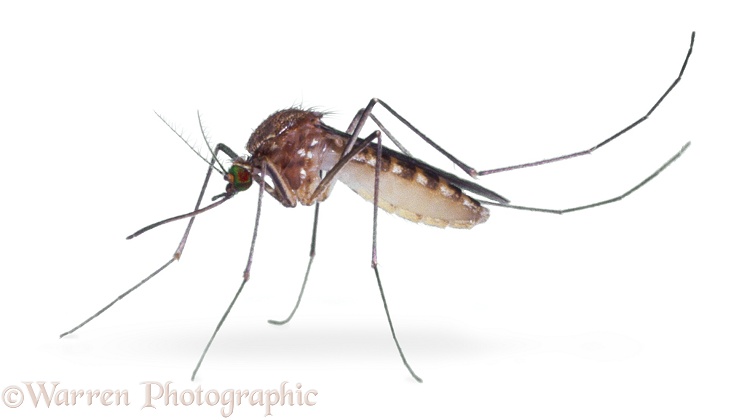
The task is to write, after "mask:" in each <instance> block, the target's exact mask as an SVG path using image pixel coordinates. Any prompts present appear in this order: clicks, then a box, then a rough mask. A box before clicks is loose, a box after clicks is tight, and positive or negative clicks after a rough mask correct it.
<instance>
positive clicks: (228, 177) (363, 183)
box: [61, 32, 695, 382]
mask: <svg viewBox="0 0 731 420" xmlns="http://www.w3.org/2000/svg"><path fill="white" fill-rule="evenodd" d="M694 41H695V32H693V33H692V35H691V39H690V47H689V48H688V52H687V54H686V56H685V60H684V61H683V65H682V67H681V69H680V72H679V73H678V76H677V77H676V78H675V80H674V81H673V82H672V83H671V85H670V87H668V88H667V90H666V91H665V92H664V93H663V94H662V96H661V97H660V99H658V100H657V102H655V104H654V105H653V106H652V107H651V108H650V110H649V111H648V112H647V113H646V114H645V115H644V116H642V117H640V118H639V119H637V120H636V121H634V122H633V123H631V124H629V125H628V126H626V127H625V128H623V129H621V130H619V131H618V132H617V133H615V134H614V135H612V136H610V137H609V138H607V139H606V140H604V141H602V142H600V143H599V144H597V145H595V146H593V147H591V148H589V149H586V150H583V151H579V152H575V153H571V154H567V155H562V156H557V157H553V158H550V159H543V160H539V161H536V162H530V163H523V164H519V165H513V166H506V167H502V168H497V169H489V170H479V171H478V170H476V169H474V168H473V167H472V166H469V165H467V164H466V163H464V161H462V160H460V159H457V158H456V157H455V156H453V155H452V154H450V153H449V152H448V151H447V150H445V149H443V148H442V147H441V146H439V145H438V144H437V143H435V142H434V141H432V140H431V139H430V138H429V137H427V136H426V135H425V134H424V133H422V132H421V131H419V130H418V129H417V128H416V127H414V126H413V125H412V124H411V123H410V122H409V121H408V120H406V119H405V118H404V117H403V116H401V114H399V113H398V112H396V111H395V110H394V109H393V108H391V106H389V105H388V104H387V103H385V102H384V101H382V100H380V99H377V98H373V99H371V100H370V102H368V105H367V106H366V107H365V108H363V109H361V110H360V111H358V113H357V114H356V115H355V118H353V120H352V122H351V123H350V126H349V127H348V129H347V130H346V131H340V130H337V129H335V128H333V127H330V126H328V125H326V124H324V123H323V122H322V118H323V116H324V114H322V113H319V112H315V111H313V110H306V109H298V108H290V109H285V110H281V111H277V112H275V113H274V114H272V115H270V116H269V117H268V118H267V119H266V120H264V122H262V123H261V124H260V125H259V127H258V128H257V129H256V130H255V131H254V132H253V133H252V135H251V137H250V138H249V142H248V143H247V145H246V150H247V152H248V154H247V155H238V154H237V153H236V152H234V151H233V150H232V149H231V148H229V147H228V146H226V145H225V144H222V143H220V144H217V145H216V146H215V147H213V148H211V145H210V144H209V142H208V140H207V139H206V135H205V132H204V130H203V126H202V124H201V122H200V114H198V121H199V125H200V127H201V132H202V134H203V138H204V140H205V143H206V146H207V147H208V150H209V152H210V153H211V157H210V160H209V159H207V158H206V157H204V156H203V155H202V154H201V153H200V152H199V151H198V150H196V149H195V148H194V147H193V146H192V145H191V143H190V142H188V141H187V140H186V139H185V138H183V137H182V136H181V135H180V134H179V133H178V132H177V131H176V130H175V129H174V128H173V127H172V126H171V125H170V124H169V123H168V122H167V121H165V119H163V118H162V117H161V116H160V115H159V114H158V117H160V119H162V120H163V122H164V123H165V124H166V125H168V127H170V129H171V130H173V131H174V132H175V133H176V134H177V135H178V137H180V138H181V139H182V140H183V141H185V143H186V144H187V145H188V147H190V148H191V149H192V150H193V151H194V152H195V153H196V154H197V155H198V156H199V157H200V158H201V159H203V160H204V161H205V162H206V164H207V165H208V170H207V172H206V176H205V179H204V181H203V187H202V188H201V191H200V194H199V195H198V200H197V201H196V204H195V208H194V210H193V211H192V212H190V213H186V214H183V215H180V216H176V217H171V218H169V219H165V220H162V221H159V222H157V223H153V224H151V225H149V226H146V227H144V228H142V229H140V230H138V231H137V232H135V233H133V234H132V235H130V236H128V237H127V239H132V238H134V237H136V236H139V235H140V234H142V233H144V232H147V231H148V230H150V229H153V228H155V227H157V226H160V225H163V224H166V223H169V222H173V221H176V220H181V219H186V218H189V219H190V220H189V222H188V226H187V227H186V229H185V233H184V234H183V237H182V239H181V240H180V243H179V244H178V247H177V248H176V250H175V253H174V254H173V256H172V258H170V260H169V261H167V262H166V263H165V264H163V265H162V266H161V267H160V268H158V269H157V270H155V271H154V272H152V273H151V274H150V275H149V276H147V277H145V278H144V279H143V280H142V281H140V282H139V283H137V284H136V285H134V286H133V287H132V288H130V289H129V290H127V291H125V292H124V293H122V294H121V295H119V296H118V297H117V298H116V299H114V300H113V301H112V302H111V303H109V304H108V305H106V306H105V307H103V308H102V309H100V310H99V311H97V312H96V313H95V314H94V315H92V316H90V317H89V318H88V319H86V320H85V321H84V322H82V323H81V324H79V325H77V326H76V327H74V328H72V329H71V330H69V331H67V332H65V333H63V334H61V337H64V336H66V335H68V334H71V333H73V332H74V331H76V330H78V329H79V328H81V327H83V326H84V325H86V324H87V323H89V322H90V321H91V320H93V319H94V318H96V317H98V316H99V315H100V314H102V313H103V312H104V311H106V310H107V309H109V308H110V307H111V306H112V305H114V304H115V303H117V302H118V301H120V300H122V299H123V298H124V297H125V296H127V295H128V294H130V293H132V292H133V291H134V290H135V289H137V288H138V287H140V286H142V285H143V284H144V283H145V282H147V281H148V280H150V279H151V278H153V277H155V276H156V275H157V274H158V273H160V272H161V271H163V270H164V269H165V268H167V267H168V266H169V265H170V264H172V263H173V262H174V261H176V260H179V259H180V256H181V255H182V253H183V249H184V248H185V244H186V241H187V239H188V235H189V234H190V229H191V227H192V226H193V222H194V221H195V217H196V216H197V215H198V214H201V213H203V212H206V211H208V210H211V209H213V208H215V207H217V206H219V205H221V204H223V203H224V202H226V201H228V200H229V199H231V198H232V197H233V196H235V195H236V194H237V193H239V192H242V191H246V190H247V189H249V187H251V185H252V184H253V183H254V182H256V183H257V184H258V185H259V194H258V200H257V207H256V217H255V221H254V229H253V234H252V238H251V247H250V249H249V256H248V260H247V263H246V268H245V270H244V274H243V281H242V282H241V285H240V286H239V288H238V290H237V291H236V294H235V295H234V297H233V299H232V300H231V303H230V304H229V305H228V307H227V308H226V311H225V312H224V313H223V316H222V317H221V319H220V321H219V322H218V324H217V325H216V327H215V329H214V330H213V334H212V335H211V337H210V339H209V340H208V343H207V344H206V346H205V348H204V349H203V353H202V354H201V356H200V358H199V360H198V363H197V364H196V366H195V369H194V370H193V374H192V376H191V380H194V379H195V376H196V374H197V372H198V369H200V366H201V363H202V362H203V359H204V358H205V356H206V354H207V353H208V349H209V348H210V347H211V344H212V343H213V340H214V338H215V337H216V335H217V334H218V331H219V330H220V329H221V326H222V325H223V323H224V321H225V320H226V318H227V316H228V314H229V312H230V311H231V308H232V307H233V305H234V303H236V300H237V299H238V297H239V295H240V294H241V291H242V290H243V288H244V285H245V284H246V283H247V282H248V281H249V273H250V272H251V264H252V261H253V255H254V245H255V244H256V236H257V233H258V228H259V218H260V216H261V203H262V199H263V197H264V192H266V193H267V194H269V195H270V196H271V197H273V198H274V199H275V200H277V201H278V202H279V203H281V204H282V205H283V206H285V207H295V206H296V205H297V203H300V204H302V205H305V206H310V205H314V206H315V217H314V221H313V225H312V240H311V243H310V259H309V262H308V263H307V270H306V271H305V276H304V281H303V282H302V287H301V289H300V292H299V296H298V297H297V301H296V303H295V305H294V307H293V309H292V311H291V313H290V314H289V316H287V317H286V318H285V319H283V320H281V321H275V320H270V321H269V322H270V323H271V324H274V325H283V324H286V323H287V322H289V321H290V320H291V319H292V317H293V316H294V314H295V312H296V311H297V308H298V307H299V305H300V302H301V301H302V295H303V294H304V291H305V286H306V285H307V279H308V278H309V274H310V268H311V267H312V262H313V261H314V258H315V245H316V242H317V241H316V239H317V221H318V216H319V208H320V203H321V202H323V201H325V200H326V199H327V197H328V196H329V194H330V192H331V191H332V189H333V187H334V185H335V182H336V181H340V182H342V183H344V184H346V185H347V186H348V187H350V188H351V189H352V190H354V191H355V192H356V193H358V194H359V195H361V196H362V197H363V198H364V199H366V200H368V201H370V202H372V203H373V241H372V255H371V268H373V272H374V274H375V277H376V282H377V284H378V290H379V292H380V295H381V300H382V301H383V308H384V310H385V312H386V318H387V319H388V326H389V328H390V330H391V336H392V337H393V341H394V343H395V344H396V348H397V350H398V353H399V355H400V356H401V360H402V362H403V364H404V366H406V368H407V369H408V371H409V373H410V374H411V376H412V377H413V378H414V379H415V380H417V381H418V382H421V381H422V380H421V378H419V376H417V375H416V373H415V372H414V370H413V369H412V368H411V366H410V365H409V363H408V361H407V360H406V357H405V356H404V352H403V350H402V349H401V345H400V343H399V341H398V338H396V332H395V330H394V327H393V322H392V321H391V315H390V313H389V310H388V305H387V303H386V297H385V294H384V292H383V285H382V283H381V277H380V275H379V273H378V259H377V246H376V243H377V240H376V233H377V225H378V223H377V219H378V208H379V207H380V208H381V209H383V210H386V211H388V212H390V213H394V214H396V215H398V216H400V217H403V218H405V219H407V220H410V221H412V222H417V223H424V224H427V225H431V226H437V227H452V228H461V229H470V228H472V227H474V226H476V225H478V224H480V223H483V222H485V221H486V220H487V219H488V217H489V215H490V212H489V210H488V208H487V207H486V206H488V205H492V206H500V207H507V208H511V209H517V210H529V211H537V212H548V213H555V214H562V213H569V212H573V211H578V210H584V209H588V208H592V207H597V206H601V205H605V204H609V203H613V202H615V201H619V200H621V199H623V198H625V197H627V196H628V195H630V194H632V193H633V192H635V191H636V190H638V189H639V188H641V187H642V186H643V185H645V184H647V183H648V182H649V181H650V180H652V179H653V178H655V177H656V176H657V175H659V174H660V173H661V172H662V171H664V170H665V168H667V167H668V166H669V165H670V164H672V163H673V162H674V161H675V160H677V159H678V158H679V157H680V156H681V155H682V154H683V152H685V150H686V149H687V148H688V147H689V146H690V143H686V144H685V145H684V146H683V147H682V148H681V149H680V151H678V152H677V153H676V154H675V155H674V156H672V157H671V158H670V159H668V160H667V161H666V162H665V163H664V164H663V165H662V166H661V167H660V168H658V169H657V170H655V171H654V172H653V173H652V174H650V175H649V176H648V177H647V178H645V179H643V180H642V181H641V182H639V183H638V184H637V185H635V186H634V187H632V188H631V189H629V190H628V191H626V192H625V193H624V194H621V195H619V196H617V197H613V198H610V199H607V200H603V201H599V202H594V203H590V204H586V205H583V206H578V207H572V208H567V209H546V208H539V207H526V206H518V205H514V204H511V203H510V202H509V201H508V200H507V199H506V198H505V197H503V196H502V195H500V194H497V193H496V192H493V191H491V190H489V189H487V188H485V187H483V186H481V185H479V184H477V183H475V182H473V181H469V180H466V179H463V178H460V177H458V176H455V175H454V174H451V173H449V172H445V171H443V170H441V169H438V168H436V167H434V166H432V165H429V164H428V163H426V162H423V161H421V160H419V159H417V158H415V157H413V156H411V154H410V153H409V152H408V151H407V150H406V149H405V148H404V147H403V146H402V144H401V143H400V142H399V141H398V140H397V139H396V138H395V137H394V136H393V135H392V134H391V133H390V132H389V131H388V130H387V129H386V127H384V126H383V124H381V122H380V121H379V120H378V118H376V116H375V115H374V114H373V108H374V107H375V106H376V105H380V106H381V107H382V108H384V109H385V110H386V111H388V112H389V113H390V114H391V115H393V116H394V117H395V118H396V119H397V120H398V121H400V122H401V123H402V124H404V125H405V126H406V127H408V128H409V129H410V130H411V131H413V132H414V133H415V134H416V135H418V137H420V138H421V139H422V140H423V141H425V142H426V143H427V144H428V145H430V146H432V147H433V148H435V149H436V150H437V151H438V152H439V153H441V154H442V155H444V156H445V157H447V158H448V159H449V160H451V161H452V162H454V164H455V165H457V166H458V167H459V168H460V169H462V170H463V171H464V172H465V173H467V174H468V175H470V176H471V177H473V178H476V177H478V176H482V175H489V174H493V173H497V172H505V171H512V170H516V169H522V168H527V167H531V166H539V165H545V164H548V163H552V162H558V161H562V160H566V159H571V158H575V157H579V156H583V155H588V154H590V153H592V152H593V151H595V150H597V149H599V148H601V147H603V146H605V145H607V144H608V143H610V142H611V141H613V140H615V139H616V138H618V137H620V136H621V135H623V134H624V133H626V132H628V131H629V130H631V129H633V128H634V127H636V126H637V125H639V124H641V123H642V122H643V121H645V120H646V119H647V118H648V117H649V116H650V115H651V114H652V113H653V112H654V111H655V109H657V107H658V106H659V105H660V104H661V103H662V102H663V100H665V98H666V97H667V95H668V94H669V93H670V92H671V91H672V90H673V89H674V88H675V86H676V85H677V84H678V83H679V82H680V79H681V77H682V76H683V73H684V72H685V68H686V66H687V64H688V60H689V58H690V55H691V53H692V52H693V43H694ZM369 119H370V120H372V121H373V122H374V123H375V124H376V125H377V126H378V127H379V130H376V131H374V132H372V133H371V134H369V135H368V136H366V137H365V138H360V137H359V134H360V132H361V130H362V128H363V126H364V124H365V123H366V121H367V120H369ZM382 134H385V135H386V136H387V137H388V138H389V139H390V140H391V141H392V142H393V143H394V144H395V145H396V147H397V148H398V149H399V151H396V150H392V149H389V148H387V147H384V146H383V145H382V141H381V136H382ZM220 152H223V153H224V154H226V155H227V156H228V157H229V158H230V159H231V160H232V163H231V166H230V167H229V168H228V170H227V169H225V167H224V165H223V164H222V163H221V161H220V160H219V159H218V154H219V153H220ZM213 171H216V172H218V173H219V174H220V175H222V176H223V178H224V180H225V181H226V183H227V184H226V188H225V192H223V193H221V194H218V195H216V196H214V197H213V199H212V200H213V203H212V204H209V205H208V206H205V207H201V202H202V200H203V196H204V194H205V191H206V188H207V186H208V181H209V180H210V177H211V173H212V172H213ZM470 194H472V195H470ZM475 197H477V198H475Z"/></svg>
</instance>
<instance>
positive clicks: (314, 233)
mask: <svg viewBox="0 0 731 420" xmlns="http://www.w3.org/2000/svg"><path fill="white" fill-rule="evenodd" d="M319 214H320V203H315V220H314V222H313V223H312V241H311V242H310V261H309V262H308V263H307V271H305V280H304V281H303V282H302V288H300V294H299V296H297V303H295V304H294V308H292V312H290V314H289V316H288V317H287V318H286V319H284V320H282V321H275V320H273V319H270V320H269V323H270V324H272V325H284V324H286V323H288V322H289V321H291V320H292V317H293V316H294V313H295V312H297V308H299V306H300V302H301V301H302V295H303V294H304V293H305V286H306V285H307V279H308V278H309V277H310V268H312V261H313V260H314V259H315V243H316V242H317V219H318V216H319Z"/></svg>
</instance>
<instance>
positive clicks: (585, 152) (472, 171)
mask: <svg viewBox="0 0 731 420" xmlns="http://www.w3.org/2000/svg"><path fill="white" fill-rule="evenodd" d="M694 41H695V32H693V34H692V35H691V38H690V47H689V48H688V53H687V54H686V56H685V61H683V65H682V67H681V68H680V73H679V74H678V76H677V77H676V78H675V80H674V81H673V82H672V83H671V84H670V87H668V89H667V90H666V91H665V93H663V95H662V96H661V97H660V99H658V101H657V102H655V104H654V105H653V106H652V108H650V110H649V111H648V112H647V113H646V114H645V115H644V116H643V117H641V118H639V119H638V120H637V121H635V122H633V123H632V124H630V125H628V126H627V127H625V128H623V129H621V130H619V131H618V132H617V133H615V134H614V135H612V136H610V137H609V138H607V139H606V140H604V141H602V142H601V143H599V144H597V145H596V146H594V147H591V148H589V149H586V150H583V151H580V152H576V153H570V154H567V155H562V156H558V157H554V158H550V159H543V160H539V161H536V162H531V163H524V164H520V165H513V166H506V167H503V168H497V169H488V170H482V171H477V170H476V169H474V168H473V167H471V166H469V165H467V164H466V163H464V162H462V161H461V160H459V159H457V158H456V157H454V156H453V155H451V154H450V153H449V152H447V151H446V150H444V149H443V148H442V147H440V146H439V145H438V144H436V143H435V142H434V141H433V140H431V139H430V138H429V137H427V136H426V135H425V134H424V133H422V132H421V131H419V130H418V129H417V128H416V127H414V126H413V125H412V124H411V123H410V122H408V121H407V120H406V119H405V118H404V117H402V116H401V115H400V114H399V113H397V112H396V111H395V110H394V109H393V108H391V107H390V106H389V105H388V104H387V103H385V102H383V101H381V100H380V99H378V98H373V99H371V101H370V102H369V103H368V106H366V107H365V108H364V109H363V110H362V112H361V113H359V115H357V116H356V119H357V120H358V122H357V123H356V122H355V120H354V121H353V123H351V126H352V127H354V134H353V137H351V141H350V142H349V143H348V144H349V146H348V147H346V153H347V152H348V151H349V150H350V149H349V148H350V147H352V145H353V144H355V140H356V138H357V135H358V133H359V132H360V130H361V128H362V127H363V124H365V121H366V119H367V118H368V117H369V116H371V112H372V110H373V107H374V106H375V105H376V104H381V106H382V107H384V108H385V109H386V110H387V111H388V112H390V113H391V114H392V115H393V116H394V117H396V119H398V120H399V121H401V123H403V124H404V125H406V126H407V127H408V128H409V129H410V130H411V131H413V132H414V133H416V134H417V135H418V136H419V137H421V138H422V140H424V141H425V142H426V143H428V144H429V145H430V146H432V147H434V148H435V149H436V150H438V151H439V152H440V153H441V154H443V155H444V156H446V157H447V158H448V159H449V160H451V161H452V162H453V163H454V164H455V165H457V166H459V167H460V168H461V169H462V170H463V171H465V172H466V173H467V174H468V175H470V176H472V177H477V176H478V175H489V174H493V173H497V172H505V171H511V170H514V169H521V168H527V167H531V166H539V165H545V164H547V163H552V162H558V161H561V160H565V159H570V158H574V157H578V156H583V155H588V154H590V153H591V152H593V151H595V150H597V149H599V148H600V147H602V146H604V145H606V144H607V143H609V142H611V141H612V140H614V139H616V138H617V137H619V136H621V135H622V134H624V133H626V132H627V131H629V130H631V129H633V128H634V127H636V126H638V125H639V124H640V123H642V122H643V121H645V120H646V119H647V118H649V116H650V115H651V114H652V113H653V112H654V111H655V109H656V108H657V107H658V106H659V105H660V103H662V101H663V100H665V97H666V96H668V94H669V93H670V92H671V91H672V90H673V89H674V88H675V86H676V85H677V84H678V82H680V79H681V78H682V77H683V73H684V72H685V68H686V66H687V64H688V59H690V55H691V53H692V52H693V43H694ZM359 117H360V118H359ZM374 120H375V119H374ZM379 126H380V125H379ZM389 137H390V136H389ZM397 144H398V143H397ZM402 151H403V149H402Z"/></svg>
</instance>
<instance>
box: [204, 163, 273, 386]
mask: <svg viewBox="0 0 731 420" xmlns="http://www.w3.org/2000/svg"><path fill="white" fill-rule="evenodd" d="M267 167H268V164H267V163H266V162H264V164H262V165H261V168H262V169H261V176H260V178H259V179H260V181H259V198H258V200H257V205H256V218H255V219H254V233H253V234H252V237H251V248H249V258H248V260H247V262H246V269H245V270H244V279H243V280H242V281H241V285H240V286H239V289H238V290H237V291H236V294H235V295H234V298H233V299H232V300H231V303H230V304H229V305H228V308H226V312H224V313H223V316H222V317H221V320H220V321H218V325H216V329H215V330H213V335H211V338H210V339H209V340H208V344H206V348H205V349H203V353H202V354H201V357H200V359H198V364H196V365H195V369H194V370H193V375H191V377H190V380H191V381H193V380H195V375H196V374H197V373H198V369H200V367H201V363H203V359H204V358H205V357H206V353H208V349H209V348H210V347H211V343H213V339H214V338H216V334H218V330H220V329H221V326H222V325H223V323H224V321H226V318H227V317H228V314H229V312H231V308H233V306H234V303H236V300H237V299H238V298H239V295H240V294H241V290H243V288H244V285H245V284H246V282H247V281H249V275H250V273H251V262H252V261H253V259H254V245H255V244H256V235H257V232H258V231H259V216H261V202H262V198H263V197H264V185H265V183H264V179H265V178H266V174H267Z"/></svg>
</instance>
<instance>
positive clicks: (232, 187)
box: [223, 165, 252, 195]
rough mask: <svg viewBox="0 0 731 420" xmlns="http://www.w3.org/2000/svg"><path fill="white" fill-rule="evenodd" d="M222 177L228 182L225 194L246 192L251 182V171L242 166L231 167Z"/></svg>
mask: <svg viewBox="0 0 731 420" xmlns="http://www.w3.org/2000/svg"><path fill="white" fill-rule="evenodd" d="M223 177H224V179H225V180H226V181H228V185H227V186H226V193H227V194H231V195H234V194H236V193H237V192H241V191H246V190H248V189H249V187H250V186H251V182H252V177H251V170H250V169H249V168H247V167H244V166H238V165H232V166H231V168H229V170H228V172H227V173H226V175H224V176H223Z"/></svg>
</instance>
